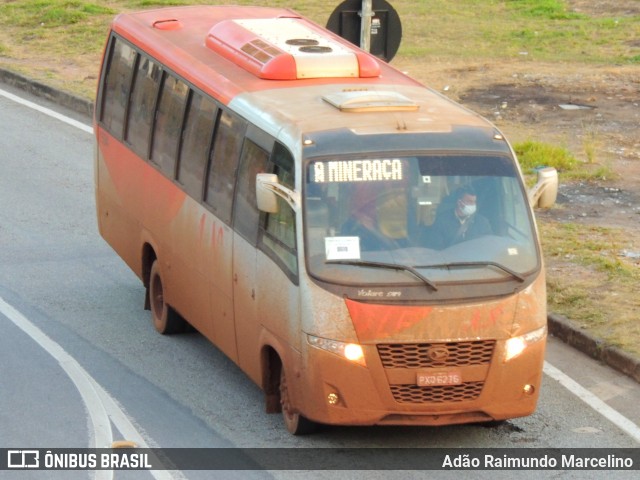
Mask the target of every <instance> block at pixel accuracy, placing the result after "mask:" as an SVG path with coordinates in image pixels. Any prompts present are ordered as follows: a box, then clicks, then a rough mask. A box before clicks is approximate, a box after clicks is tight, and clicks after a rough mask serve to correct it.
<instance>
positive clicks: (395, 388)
mask: <svg viewBox="0 0 640 480" xmlns="http://www.w3.org/2000/svg"><path fill="white" fill-rule="evenodd" d="M483 386H484V382H467V383H463V384H461V385H447V386H444V385H438V386H433V387H419V386H417V385H390V387H391V393H392V394H393V398H394V399H395V401H396V402H398V403H445V402H463V401H465V400H475V399H476V398H478V396H479V395H480V393H481V392H482V387H483Z"/></svg>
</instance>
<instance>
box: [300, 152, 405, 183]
mask: <svg viewBox="0 0 640 480" xmlns="http://www.w3.org/2000/svg"><path fill="white" fill-rule="evenodd" d="M312 176H313V178H312V179H311V182H313V183H336V182H383V181H384V182H388V181H393V180H402V178H403V171H402V161H401V160H400V159H398V158H394V159H373V160H339V161H332V162H316V163H314V164H313V166H312Z"/></svg>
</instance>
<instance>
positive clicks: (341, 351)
mask: <svg viewBox="0 0 640 480" xmlns="http://www.w3.org/2000/svg"><path fill="white" fill-rule="evenodd" d="M307 342H309V345H311V346H312V347H316V348H320V349H322V350H326V351H327V352H331V353H334V354H336V355H338V356H340V357H342V358H346V359H347V360H349V361H351V362H355V363H357V364H359V365H362V366H363V367H366V366H367V363H366V362H365V359H364V351H363V350H362V347H361V346H360V345H358V344H357V343H346V342H338V341H337V340H329V339H328V338H321V337H314V336H313V335H307Z"/></svg>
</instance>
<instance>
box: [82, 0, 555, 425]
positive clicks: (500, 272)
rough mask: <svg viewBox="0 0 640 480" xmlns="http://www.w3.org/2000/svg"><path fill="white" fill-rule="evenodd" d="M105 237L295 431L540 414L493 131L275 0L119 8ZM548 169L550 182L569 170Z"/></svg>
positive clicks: (539, 349)
mask: <svg viewBox="0 0 640 480" xmlns="http://www.w3.org/2000/svg"><path fill="white" fill-rule="evenodd" d="M94 127H95V136H96V157H95V185H96V204H97V217H98V225H99V230H100V233H101V235H102V236H103V238H104V239H105V240H106V241H107V242H108V243H109V244H110V245H111V246H112V247H113V249H114V250H115V251H116V252H117V253H118V255H119V256H120V257H122V259H123V260H124V261H125V262H126V263H127V265H128V266H129V267H130V268H131V269H132V270H133V272H135V274H136V275H137V276H138V277H139V278H140V280H141V281H142V283H143V285H144V286H145V288H146V297H145V307H146V308H147V309H149V310H150V311H151V316H152V319H153V323H154V325H155V328H156V329H157V330H158V331H159V332H160V333H163V334H169V333H178V332H181V331H184V329H185V326H186V325H187V324H188V325H191V326H193V327H194V328H195V329H197V330H198V331H199V332H201V333H202V335H204V336H205V337H206V338H208V339H209V340H210V341H211V342H212V343H213V344H214V345H215V346H216V347H217V348H219V349H220V350H221V351H222V352H224V353H225V354H226V355H227V356H228V357H229V358H231V359H232V360H233V361H234V362H235V363H236V364H237V365H238V366H239V367H240V368H241V369H242V370H243V371H244V372H245V373H246V374H247V375H248V376H249V377H250V378H251V380H253V381H254V382H255V383H256V384H257V385H259V386H260V388H261V389H262V390H263V391H264V395H265V404H266V410H267V412H269V413H274V412H283V416H284V420H285V425H286V427H287V428H288V430H289V431H290V432H292V433H294V434H300V433H306V432H309V431H311V430H312V429H313V427H314V426H315V425H317V424H318V423H323V424H343V425H374V424H380V425H391V424H393V425H443V424H455V423H470V422H489V421H499V420H504V419H508V418H513V417H519V416H525V415H528V414H531V413H532V412H533V411H534V409H535V406H536V402H537V399H538V394H539V389H540V382H541V376H542V365H543V356H544V351H545V340H546V335H547V330H546V293H545V275H544V266H543V259H542V255H541V249H540V244H539V240H538V236H537V230H536V225H535V220H534V216H533V212H532V204H534V203H542V204H545V205H548V204H550V203H552V202H553V199H554V188H557V180H555V178H554V176H553V173H554V172H551V171H544V173H545V175H546V176H547V177H548V179H546V180H545V181H544V182H542V183H540V184H539V185H537V186H536V187H535V189H534V190H532V191H527V189H526V188H525V185H524V182H523V178H522V174H521V171H520V169H519V166H518V163H517V161H516V157H515V154H514V152H513V150H512V148H511V147H510V145H509V143H508V142H507V141H506V140H505V138H504V136H503V135H502V134H501V133H500V132H499V131H498V130H497V129H496V127H495V126H493V125H492V124H490V123H489V122H488V121H486V120H485V119H483V118H482V117H480V116H479V115H477V114H475V113H473V112H471V111H469V110H467V109H466V108H463V107H462V106H460V105H458V104H456V103H454V102H452V101H451V100H449V99H447V98H445V97H444V96H442V95H440V94H439V93H437V92H435V91H434V90H432V89H429V88H427V87H425V86H423V85H422V84H420V83H419V82H417V81H415V80H413V79H411V78H409V77H408V76H406V75H405V74H403V73H401V72H399V71H397V70H396V69H394V68H392V67H391V66H389V65H388V64H386V63H384V62H382V61H380V60H379V59H377V58H376V57H374V56H372V55H370V54H368V53H365V52H364V51H362V50H360V49H358V48H357V47H355V46H353V45H351V44H350V43H348V42H346V41H344V40H343V39H341V38H339V37H338V36H336V35H334V34H332V33H331V32H329V31H327V30H325V29H324V28H322V27H320V26H318V25H316V24H314V23H313V22H311V21H309V20H307V19H305V18H303V17H301V16H300V15H298V14H297V13H295V12H293V11H291V10H288V9H280V8H261V7H236V6H197V7H175V8H163V9H158V10H148V11H143V12H139V13H130V14H122V15H119V16H118V17H116V18H115V19H114V21H113V23H112V25H111V28H110V32H109V36H108V40H107V43H106V47H105V51H104V58H103V63H102V69H101V74H100V80H99V87H98V92H97V100H96V109H95V118H94ZM554 182H556V183H555V184H554Z"/></svg>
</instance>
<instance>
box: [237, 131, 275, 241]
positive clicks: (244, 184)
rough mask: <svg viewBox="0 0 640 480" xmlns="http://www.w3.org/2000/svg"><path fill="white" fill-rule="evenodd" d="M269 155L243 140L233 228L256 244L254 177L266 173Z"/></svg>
mask: <svg viewBox="0 0 640 480" xmlns="http://www.w3.org/2000/svg"><path fill="white" fill-rule="evenodd" d="M268 160H269V153H268V152H266V151H265V150H263V149H262V148H260V147H259V146H258V145H256V144H255V143H253V142H252V141H251V140H245V142H244V148H243V149H242V160H241V161H240V169H239V170H238V189H237V193H236V203H235V207H234V213H233V228H234V230H235V231H236V232H238V233H240V234H241V235H242V236H243V237H244V238H246V239H247V240H248V241H249V242H251V243H253V244H254V245H255V244H256V240H257V236H258V222H259V221H260V212H259V211H258V207H257V205H256V175H257V174H258V173H263V172H266V169H267V162H268Z"/></svg>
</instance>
